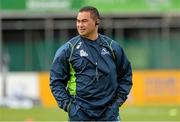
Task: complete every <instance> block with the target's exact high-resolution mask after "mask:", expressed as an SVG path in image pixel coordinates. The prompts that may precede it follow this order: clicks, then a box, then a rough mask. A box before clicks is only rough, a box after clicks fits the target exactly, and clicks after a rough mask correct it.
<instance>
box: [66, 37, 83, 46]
mask: <svg viewBox="0 0 180 122" xmlns="http://www.w3.org/2000/svg"><path fill="white" fill-rule="evenodd" d="M80 39H81V38H80V36H79V35H77V36H75V37H73V38H71V39H70V40H69V41H68V42H67V43H69V44H71V45H74V44H76V43H77V42H78V41H79V40H80Z"/></svg>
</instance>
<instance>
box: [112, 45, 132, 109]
mask: <svg viewBox="0 0 180 122" xmlns="http://www.w3.org/2000/svg"><path fill="white" fill-rule="evenodd" d="M114 53H115V64H116V70H117V81H118V91H117V96H116V102H117V103H118V105H119V106H121V105H122V104H123V103H124V102H125V101H126V99H127V96H128V94H129V92H130V90H131V88H132V68H131V64H130V62H129V60H128V58H127V56H126V54H125V53H124V51H123V49H122V48H121V47H120V46H119V44H118V43H117V42H114Z"/></svg>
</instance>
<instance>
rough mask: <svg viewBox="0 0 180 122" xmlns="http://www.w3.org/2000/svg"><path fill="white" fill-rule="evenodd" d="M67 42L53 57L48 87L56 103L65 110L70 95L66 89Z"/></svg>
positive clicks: (67, 72)
mask: <svg viewBox="0 0 180 122" xmlns="http://www.w3.org/2000/svg"><path fill="white" fill-rule="evenodd" d="M67 50H68V44H67V43H66V44H65V45H63V47H61V48H60V49H59V50H58V51H57V52H56V55H55V57H54V60H53V63H52V67H51V70H50V89H51V92H52V94H53V96H54V98H55V99H56V101H57V103H58V105H59V107H60V108H62V109H63V110H65V111H67V107H68V105H69V104H70V96H69V95H68V93H67V91H66V86H67V82H68V80H69V63H68V51H67Z"/></svg>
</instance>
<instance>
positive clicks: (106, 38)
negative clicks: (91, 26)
mask: <svg viewBox="0 0 180 122" xmlns="http://www.w3.org/2000/svg"><path fill="white" fill-rule="evenodd" d="M99 36H100V37H101V38H102V39H103V40H105V41H113V39H111V38H110V37H108V36H106V35H102V34H99Z"/></svg>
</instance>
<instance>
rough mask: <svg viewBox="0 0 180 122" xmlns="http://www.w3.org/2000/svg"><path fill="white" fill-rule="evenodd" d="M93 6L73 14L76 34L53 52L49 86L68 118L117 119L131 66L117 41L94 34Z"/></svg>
mask: <svg viewBox="0 0 180 122" xmlns="http://www.w3.org/2000/svg"><path fill="white" fill-rule="evenodd" d="M99 23H100V16H99V13H98V10H97V9H96V8H94V7H90V6H87V7H84V8H82V9H80V11H79V13H78V15H77V22H76V26H77V30H78V33H79V35H78V36H76V37H74V38H72V39H71V40H69V41H68V42H67V43H65V44H64V45H63V46H62V47H61V48H59V49H58V51H57V52H56V54H55V58H54V61H53V63H52V68H51V72H50V88H51V91H52V93H53V95H54V97H55V99H56V101H57V103H58V105H59V107H60V108H62V109H63V110H65V111H67V112H68V115H69V119H70V121H80V120H83V121H86V120H88V121H90V120H92V121H106V120H108V121H118V120H119V106H121V105H122V104H123V103H124V102H125V100H126V99H127V95H128V94H129V91H130V89H131V87H132V70H131V65H130V63H129V61H128V59H127V57H126V55H125V53H124V51H123V49H122V48H121V47H120V46H119V45H118V43H117V42H115V41H113V40H112V39H110V38H108V37H107V36H104V35H101V34H99V33H98V26H99Z"/></svg>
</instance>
